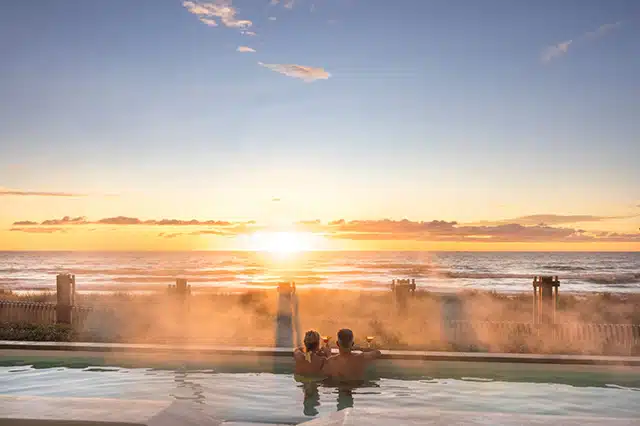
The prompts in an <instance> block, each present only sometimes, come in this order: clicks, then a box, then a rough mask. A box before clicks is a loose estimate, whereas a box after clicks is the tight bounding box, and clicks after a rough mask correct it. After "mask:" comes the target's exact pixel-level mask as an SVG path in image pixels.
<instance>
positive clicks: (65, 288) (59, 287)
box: [56, 274, 76, 325]
mask: <svg viewBox="0 0 640 426" xmlns="http://www.w3.org/2000/svg"><path fill="white" fill-rule="evenodd" d="M75 296H76V277H75V275H71V274H59V275H58V276H57V277H56V323H58V324H69V325H71V322H72V318H71V316H72V311H73V305H74V303H75Z"/></svg>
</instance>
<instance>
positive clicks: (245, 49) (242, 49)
mask: <svg viewBox="0 0 640 426" xmlns="http://www.w3.org/2000/svg"><path fill="white" fill-rule="evenodd" d="M236 50H237V51H238V52H242V53H255V49H252V48H250V47H249V46H238V49H236Z"/></svg>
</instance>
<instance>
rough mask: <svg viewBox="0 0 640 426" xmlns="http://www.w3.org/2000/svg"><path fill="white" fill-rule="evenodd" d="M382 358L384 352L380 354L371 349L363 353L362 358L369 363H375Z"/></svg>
mask: <svg viewBox="0 0 640 426" xmlns="http://www.w3.org/2000/svg"><path fill="white" fill-rule="evenodd" d="M381 356H382V352H380V351H379V350H378V349H369V350H367V351H364V350H363V351H362V357H363V358H364V359H365V360H367V361H373V360H375V359H378V358H380V357H381Z"/></svg>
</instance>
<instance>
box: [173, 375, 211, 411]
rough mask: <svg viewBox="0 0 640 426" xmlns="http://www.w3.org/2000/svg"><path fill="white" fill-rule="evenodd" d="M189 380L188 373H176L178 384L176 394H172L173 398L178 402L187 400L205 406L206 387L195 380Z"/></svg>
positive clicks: (175, 378)
mask: <svg viewBox="0 0 640 426" xmlns="http://www.w3.org/2000/svg"><path fill="white" fill-rule="evenodd" d="M188 379H189V372H188V371H186V370H183V371H176V372H175V377H174V380H175V382H176V392H175V393H171V396H172V397H174V398H175V399H178V400H187V401H191V402H195V403H198V404H204V403H205V396H204V387H202V385H200V384H199V383H198V382H196V381H195V380H188Z"/></svg>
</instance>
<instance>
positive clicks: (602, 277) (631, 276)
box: [442, 271, 640, 284]
mask: <svg viewBox="0 0 640 426" xmlns="http://www.w3.org/2000/svg"><path fill="white" fill-rule="evenodd" d="M442 275H443V276H445V277H446V278H452V279H455V278H458V279H460V278H466V279H477V280H482V279H509V278H512V279H531V280H533V277H534V274H523V273H504V274H501V273H489V274H487V273H473V272H453V271H445V272H443V273H442ZM558 279H560V280H571V281H584V282H588V283H592V284H640V273H622V274H591V275H589V274H558Z"/></svg>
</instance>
